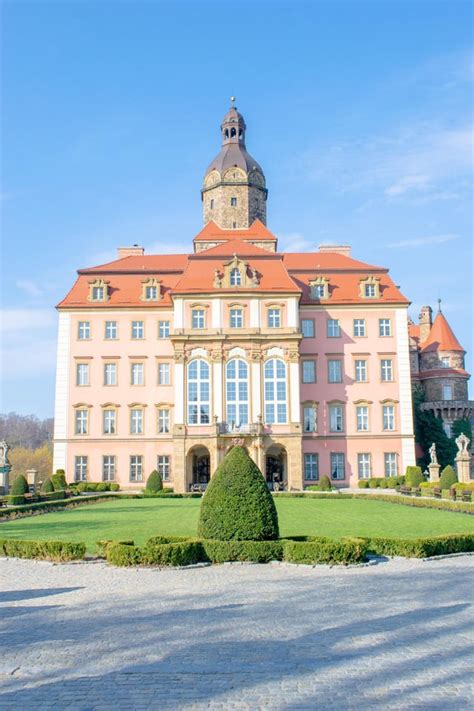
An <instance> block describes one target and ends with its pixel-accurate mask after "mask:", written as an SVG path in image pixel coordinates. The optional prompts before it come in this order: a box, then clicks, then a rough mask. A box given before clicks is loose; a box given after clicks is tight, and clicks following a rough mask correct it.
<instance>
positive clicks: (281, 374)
mask: <svg viewBox="0 0 474 711" xmlns="http://www.w3.org/2000/svg"><path fill="white" fill-rule="evenodd" d="M264 376H265V422H266V423H267V424H269V425H271V424H275V423H284V422H286V366H285V363H284V362H283V361H282V360H279V359H278V358H272V359H271V360H267V362H266V363H265V368H264Z"/></svg>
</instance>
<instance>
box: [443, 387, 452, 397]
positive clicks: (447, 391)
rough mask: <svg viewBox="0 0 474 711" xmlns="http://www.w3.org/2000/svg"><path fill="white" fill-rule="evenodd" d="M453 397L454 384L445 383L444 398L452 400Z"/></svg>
mask: <svg viewBox="0 0 474 711" xmlns="http://www.w3.org/2000/svg"><path fill="white" fill-rule="evenodd" d="M452 399H453V386H452V385H443V400H452Z"/></svg>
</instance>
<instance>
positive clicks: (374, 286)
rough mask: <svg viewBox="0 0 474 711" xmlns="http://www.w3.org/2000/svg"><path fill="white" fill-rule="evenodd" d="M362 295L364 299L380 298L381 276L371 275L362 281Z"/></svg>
mask: <svg viewBox="0 0 474 711" xmlns="http://www.w3.org/2000/svg"><path fill="white" fill-rule="evenodd" d="M360 296H362V298H364V299H379V298H380V278H379V277H375V276H369V277H367V278H366V279H361V281H360Z"/></svg>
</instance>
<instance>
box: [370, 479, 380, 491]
mask: <svg viewBox="0 0 474 711" xmlns="http://www.w3.org/2000/svg"><path fill="white" fill-rule="evenodd" d="M379 486H380V482H379V480H378V479H375V478H373V479H369V489H378V487H379Z"/></svg>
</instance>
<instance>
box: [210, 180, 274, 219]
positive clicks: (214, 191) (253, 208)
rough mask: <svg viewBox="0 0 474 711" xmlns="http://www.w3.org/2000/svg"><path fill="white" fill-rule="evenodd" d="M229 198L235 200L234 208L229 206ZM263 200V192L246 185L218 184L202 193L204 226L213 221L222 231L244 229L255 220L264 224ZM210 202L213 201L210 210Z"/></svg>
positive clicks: (264, 200) (264, 202)
mask: <svg viewBox="0 0 474 711" xmlns="http://www.w3.org/2000/svg"><path fill="white" fill-rule="evenodd" d="M231 198H237V205H236V206H233V205H231ZM265 198H266V195H265V191H264V190H262V189H261V188H258V187H255V186H251V185H249V184H248V183H243V184H242V183H234V184H233V185H223V184H222V183H220V184H218V185H216V186H215V187H213V188H211V189H209V190H205V191H204V192H203V197H202V199H203V215H204V224H207V223H208V222H209V221H210V220H213V221H214V222H215V223H216V224H218V225H219V227H222V228H223V229H244V228H247V227H250V225H251V224H252V222H254V221H255V220H256V219H257V218H258V219H259V220H261V221H262V222H263V224H266V221H267V215H266V199H265ZM211 200H213V201H214V206H213V208H212V209H211Z"/></svg>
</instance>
